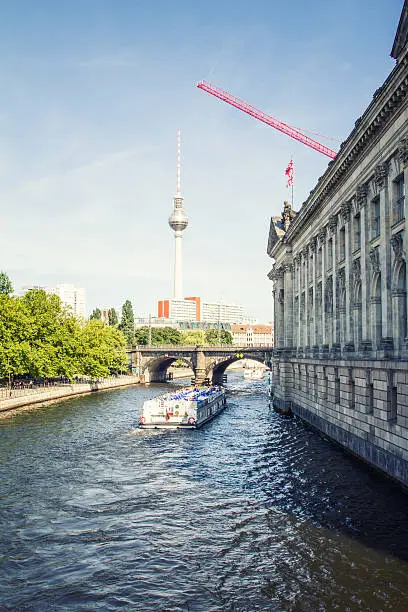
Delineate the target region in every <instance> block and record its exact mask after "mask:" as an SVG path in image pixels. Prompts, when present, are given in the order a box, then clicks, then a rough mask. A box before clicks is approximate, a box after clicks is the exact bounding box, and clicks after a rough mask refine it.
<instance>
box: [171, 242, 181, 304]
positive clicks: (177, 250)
mask: <svg viewBox="0 0 408 612" xmlns="http://www.w3.org/2000/svg"><path fill="white" fill-rule="evenodd" d="M181 241H182V234H181V232H175V234H174V291H173V297H174V299H175V300H182V299H183V268H182V242H181Z"/></svg>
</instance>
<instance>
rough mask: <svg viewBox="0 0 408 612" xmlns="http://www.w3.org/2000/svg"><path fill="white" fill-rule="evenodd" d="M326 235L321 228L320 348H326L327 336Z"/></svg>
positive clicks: (324, 229) (325, 231)
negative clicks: (325, 300)
mask: <svg viewBox="0 0 408 612" xmlns="http://www.w3.org/2000/svg"><path fill="white" fill-rule="evenodd" d="M326 235H327V230H326V228H325V227H323V228H322V229H321V230H320V232H319V243H320V245H321V247H322V295H321V304H320V312H321V315H322V321H321V324H322V348H323V347H325V346H327V336H326V312H325V308H324V296H325V292H326V272H327V262H326Z"/></svg>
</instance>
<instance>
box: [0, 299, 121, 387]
mask: <svg viewBox="0 0 408 612" xmlns="http://www.w3.org/2000/svg"><path fill="white" fill-rule="evenodd" d="M126 368H127V355H126V351H125V338H124V337H123V334H122V333H121V332H120V331H118V330H117V329H115V328H110V327H108V326H107V325H104V324H103V323H102V322H101V321H98V320H90V321H85V322H84V321H80V320H78V319H77V318H75V317H74V316H73V315H72V313H71V312H70V310H69V309H65V308H63V307H62V305H61V301H60V299H59V298H58V297H57V296H56V295H49V294H47V293H45V291H41V290H37V289H33V290H31V291H28V292H27V293H26V294H25V295H23V296H22V297H17V298H14V297H11V296H10V295H7V294H4V293H2V294H0V378H5V377H8V376H9V375H13V376H17V375H18V376H22V375H28V376H30V377H32V378H55V377H59V376H66V377H67V378H69V379H71V380H72V379H73V378H74V377H75V376H91V377H104V376H108V375H109V374H112V373H114V372H118V371H121V370H124V369H126Z"/></svg>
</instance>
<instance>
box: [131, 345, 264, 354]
mask: <svg viewBox="0 0 408 612" xmlns="http://www.w3.org/2000/svg"><path fill="white" fill-rule="evenodd" d="M196 349H202V350H204V351H209V350H210V351H216V350H221V349H222V350H223V351H231V352H239V353H241V352H242V351H270V350H272V349H273V347H272V346H269V345H268V346H237V345H235V344H152V345H150V346H149V345H148V344H133V345H132V346H130V347H128V350H131V351H146V350H149V351H150V350H154V351H156V350H158V351H163V350H165V351H194V350H196Z"/></svg>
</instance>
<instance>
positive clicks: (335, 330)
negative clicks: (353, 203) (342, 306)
mask: <svg viewBox="0 0 408 612" xmlns="http://www.w3.org/2000/svg"><path fill="white" fill-rule="evenodd" d="M329 229H330V232H331V234H332V243H333V244H332V261H333V267H332V274H333V277H332V278H333V288H332V291H333V318H332V337H333V342H332V346H331V350H332V352H333V353H337V352H338V351H339V349H340V312H339V305H338V303H337V302H338V299H337V292H336V288H337V230H338V224H337V216H336V215H333V216H332V217H330V219H329Z"/></svg>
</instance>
